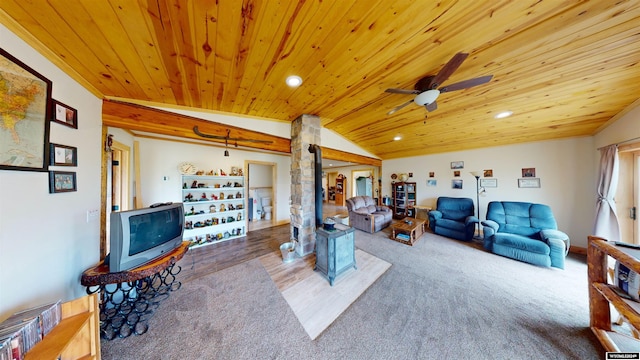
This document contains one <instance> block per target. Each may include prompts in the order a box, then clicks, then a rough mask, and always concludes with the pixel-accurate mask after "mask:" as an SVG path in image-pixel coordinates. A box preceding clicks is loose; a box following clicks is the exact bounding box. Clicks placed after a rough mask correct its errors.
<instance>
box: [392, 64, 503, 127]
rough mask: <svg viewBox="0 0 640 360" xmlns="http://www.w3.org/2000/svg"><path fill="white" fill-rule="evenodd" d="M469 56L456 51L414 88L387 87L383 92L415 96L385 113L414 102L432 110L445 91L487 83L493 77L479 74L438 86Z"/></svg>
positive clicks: (436, 106)
mask: <svg viewBox="0 0 640 360" xmlns="http://www.w3.org/2000/svg"><path fill="white" fill-rule="evenodd" d="M467 56H469V54H467V53H457V54H456V55H455V56H454V57H452V58H451V60H449V62H448V63H446V64H445V66H444V67H443V68H442V70H440V72H439V73H438V74H437V75H429V76H425V77H423V78H422V79H420V80H418V82H417V83H416V85H415V86H414V88H415V90H408V89H387V90H385V92H388V93H394V94H415V95H416V96H415V98H413V99H411V100H409V101H407V102H406V103H404V104H402V105H399V106H396V107H395V108H393V109H391V110H390V111H389V112H388V113H387V115H391V114H393V113H395V112H396V111H398V110H400V109H402V108H403V107H405V106H407V105H409V104H411V103H412V102H415V103H416V104H418V105H420V106H424V107H425V108H426V109H427V111H434V110H436V109H437V108H438V105H437V104H436V99H437V98H438V96H439V95H440V94H442V93H445V92H450V91H456V90H462V89H467V88H470V87H472V86H476V85H481V84H484V83H488V82H489V81H491V78H493V75H487V76H481V77H477V78H474V79H469V80H464V81H460V82H458V83H455V84H451V85H448V86H440V84H442V83H443V82H445V81H446V80H447V79H448V78H449V76H451V74H453V73H454V72H455V71H456V70H457V69H458V67H460V65H461V64H462V62H463V61H465V59H466V58H467Z"/></svg>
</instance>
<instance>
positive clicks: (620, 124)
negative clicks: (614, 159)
mask: <svg viewBox="0 0 640 360" xmlns="http://www.w3.org/2000/svg"><path fill="white" fill-rule="evenodd" d="M638 138H640V106H637V107H635V108H634V109H632V110H630V111H629V112H627V113H626V114H625V115H624V116H623V117H622V118H620V119H619V120H618V121H616V122H614V123H613V124H611V125H609V126H608V127H606V128H605V129H603V130H602V131H600V132H599V133H598V134H596V136H595V148H596V149H597V148H599V147H602V146H607V145H610V144H616V143H619V142H623V141H627V140H631V139H636V141H635V142H638V141H640V139H638ZM597 161H600V153H599V152H598V155H597Z"/></svg>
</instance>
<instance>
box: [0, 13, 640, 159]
mask: <svg viewBox="0 0 640 360" xmlns="http://www.w3.org/2000/svg"><path fill="white" fill-rule="evenodd" d="M0 21H1V22H2V23H3V24H4V25H5V26H7V27H8V28H9V29H11V30H12V31H13V32H15V33H16V34H18V35H19V36H21V37H22V38H23V39H25V40H26V41H27V42H28V43H29V44H31V45H32V46H33V47H34V48H36V49H37V50H39V51H40V52H41V53H43V54H44V55H45V56H46V57H47V58H49V59H50V60H51V61H52V62H54V63H55V64H57V65H58V66H59V67H61V68H62V69H63V70H64V71H65V72H67V73H68V74H69V75H70V76H71V77H73V78H74V79H76V80H77V81H78V82H80V83H81V84H83V85H84V86H85V87H87V88H88V89H89V90H90V91H92V92H93V93H94V94H96V95H97V96H99V97H102V98H104V99H109V100H118V101H124V102H131V103H138V104H152V105H159V106H168V107H171V106H180V107H183V106H184V107H187V108H201V109H206V110H211V111H215V112H222V113H233V114H239V115H246V116H249V117H257V118H266V119H273V120H279V121H292V120H294V119H295V118H297V117H298V116H299V115H301V114H313V115H318V116H319V117H320V119H321V122H322V125H323V126H324V127H326V128H328V129H330V130H333V131H335V132H336V133H338V134H340V135H342V136H343V137H345V138H347V139H349V140H351V141H352V142H354V143H356V144H358V145H359V146H361V147H362V148H363V149H365V150H367V151H369V152H370V153H372V154H374V155H375V156H377V157H379V158H381V159H383V160H386V159H394V158H399V157H406V156H414V155H423V154H433V153H441V152H448V151H456V150H468V149H475V148H481V147H488V146H497V145H507V144H515V143H522V142H529V141H538V140H548V139H560V138H567V137H576V136H589V135H593V134H595V133H596V132H597V131H598V130H600V129H601V128H603V127H604V126H605V125H607V124H608V123H609V122H611V121H612V120H614V119H616V118H617V117H619V116H621V115H622V114H623V113H624V112H625V111H628V109H630V108H631V107H633V106H636V105H637V103H638V101H637V100H638V98H639V97H640V2H638V1H633V0H630V1H623V0H620V1H578V0H576V1H560V0H552V1H540V0H518V1H513V0H503V1H501V0H490V1H479V0H452V1H447V0H443V1H427V0H422V1H416V0H394V1H388V0H367V1H364V0H360V1H357V0H314V1H309V0H308V1H302V0H301V1H287V0H281V1H271V0H244V1H196V0H138V1H131V0H108V1H93V0H48V1H44V0H42V1H37V0H33V1H25V0H3V1H2V3H1V4H0ZM459 52H464V53H468V54H469V56H468V58H467V59H466V60H465V61H464V62H462V64H461V65H460V67H459V68H458V69H457V70H456V71H455V72H454V73H453V74H452V75H451V76H450V77H449V78H448V79H447V80H446V81H444V82H443V84H444V85H447V84H453V83H457V82H459V81H463V80H467V79H471V78H475V77H480V76H486V75H493V78H492V80H491V81H490V82H488V83H486V84H483V85H478V86H475V87H472V88H469V89H464V90H459V91H452V92H446V93H442V94H440V96H439V97H438V100H437V109H436V110H434V111H427V109H425V107H424V106H418V105H416V104H409V105H408V106H406V107H404V108H402V109H400V110H398V111H397V112H395V113H393V114H392V115H388V114H387V112H388V111H389V110H391V109H393V108H394V107H396V106H398V105H400V104H402V103H405V102H407V101H409V100H411V99H413V97H414V95H411V94H396V93H388V92H385V90H386V89H388V88H402V89H413V88H414V85H415V83H416V82H417V81H418V80H420V79H421V78H423V77H424V76H427V75H435V74H437V73H438V72H439V71H440V70H441V69H442V68H443V67H444V66H445V64H446V63H447V62H448V61H449V60H450V59H451V58H452V57H453V56H454V55H455V54H457V53H459ZM22 60H23V61H25V62H27V63H28V59H22ZM292 74H295V75H299V76H301V77H302V78H303V81H304V82H303V84H302V85H301V86H300V87H298V88H289V87H287V85H286V84H285V78H286V77H287V76H288V75H292ZM54 86H55V84H54ZM504 110H510V111H513V115H512V116H511V117H508V118H504V119H495V118H494V115H495V114H497V113H498V112H501V111H504ZM125 126H126V125H125ZM254 130H258V131H259V129H254ZM395 136H400V137H401V138H402V140H400V141H394V140H393V138H394V137H395Z"/></svg>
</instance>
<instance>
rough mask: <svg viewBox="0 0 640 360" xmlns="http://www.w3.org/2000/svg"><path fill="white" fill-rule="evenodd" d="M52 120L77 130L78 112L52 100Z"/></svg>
mask: <svg viewBox="0 0 640 360" xmlns="http://www.w3.org/2000/svg"><path fill="white" fill-rule="evenodd" d="M51 106H52V107H53V109H52V112H53V119H51V121H53V122H57V123H58V124H62V125H66V126H69V127H72V128H74V129H77V128H78V111H77V110H76V109H74V108H72V107H71V106H69V105H65V104H63V103H61V102H60V101H58V100H55V99H54V100H52V101H51Z"/></svg>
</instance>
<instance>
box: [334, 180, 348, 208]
mask: <svg viewBox="0 0 640 360" xmlns="http://www.w3.org/2000/svg"><path fill="white" fill-rule="evenodd" d="M346 189H347V179H346V178H345V177H344V175H342V174H339V175H338V177H337V178H336V192H335V199H336V200H335V201H336V206H345V200H346V199H345V193H346Z"/></svg>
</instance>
